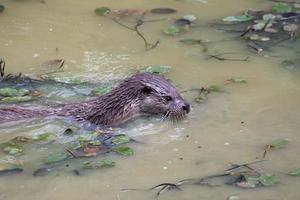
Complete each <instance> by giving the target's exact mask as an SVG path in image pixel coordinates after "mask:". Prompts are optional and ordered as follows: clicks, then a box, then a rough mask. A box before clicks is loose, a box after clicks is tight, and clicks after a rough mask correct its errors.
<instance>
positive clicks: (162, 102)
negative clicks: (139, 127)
mask: <svg viewBox="0 0 300 200" xmlns="http://www.w3.org/2000/svg"><path fill="white" fill-rule="evenodd" d="M188 112H189V105H188V103H186V102H185V101H184V100H183V99H182V97H181V96H180V95H179V94H178V92H177V91H176V88H175V87H174V86H173V85H171V84H170V83H169V82H168V81H167V80H166V79H165V78H164V77H163V76H161V75H157V74H149V73H143V74H137V75H133V76H132V77H130V78H128V79H126V80H125V81H123V82H122V83H121V84H120V85H119V86H117V87H116V88H114V89H113V90H112V91H111V92H109V93H107V94H104V95H102V96H100V97H97V98H95V99H92V100H88V101H85V102H81V103H75V104H65V105H58V106H52V107H50V106H49V107H42V108H41V107H39V108H25V107H9V108H7V107H0V123H3V122H8V121H17V120H23V119H29V118H39V117H47V116H61V117H71V118H73V119H75V120H77V121H88V122H90V123H91V124H95V125H107V126H117V125H119V124H122V123H124V122H127V121H128V120H131V119H134V118H136V117H138V116H142V115H151V114H162V115H164V117H166V118H171V119H174V120H180V119H182V118H184V117H185V116H186V114H187V113H188Z"/></svg>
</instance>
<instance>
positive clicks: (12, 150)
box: [0, 140, 24, 155]
mask: <svg viewBox="0 0 300 200" xmlns="http://www.w3.org/2000/svg"><path fill="white" fill-rule="evenodd" d="M0 148H1V149H2V150H3V151H4V152H6V153H8V154H11V155H21V154H22V153H23V151H24V149H23V146H21V145H19V144H18V143H17V142H15V141H13V140H12V141H9V142H5V143H2V144H0Z"/></svg>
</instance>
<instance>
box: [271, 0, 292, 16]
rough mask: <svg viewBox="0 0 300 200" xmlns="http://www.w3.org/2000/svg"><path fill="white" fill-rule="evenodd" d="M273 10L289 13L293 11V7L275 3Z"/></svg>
mask: <svg viewBox="0 0 300 200" xmlns="http://www.w3.org/2000/svg"><path fill="white" fill-rule="evenodd" d="M272 10H273V11H275V12H277V13H288V12H291V11H292V6H291V5H289V4H287V3H281V2H279V3H275V4H274V5H273V6H272Z"/></svg>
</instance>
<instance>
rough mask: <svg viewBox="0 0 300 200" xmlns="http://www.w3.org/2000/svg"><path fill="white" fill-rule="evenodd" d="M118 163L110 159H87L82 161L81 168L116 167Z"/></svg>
mask: <svg viewBox="0 0 300 200" xmlns="http://www.w3.org/2000/svg"><path fill="white" fill-rule="evenodd" d="M115 165H116V163H115V162H114V161H112V160H110V159H103V160H100V161H86V162H84V163H82V165H81V168H83V169H99V168H104V167H114V166H115Z"/></svg>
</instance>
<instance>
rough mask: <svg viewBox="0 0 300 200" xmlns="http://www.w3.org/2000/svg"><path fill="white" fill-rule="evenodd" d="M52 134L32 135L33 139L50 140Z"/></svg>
mask: <svg viewBox="0 0 300 200" xmlns="http://www.w3.org/2000/svg"><path fill="white" fill-rule="evenodd" d="M50 136H51V134H50V133H42V134H38V135H34V136H32V140H33V141H47V140H49V138H50Z"/></svg>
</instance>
